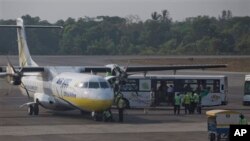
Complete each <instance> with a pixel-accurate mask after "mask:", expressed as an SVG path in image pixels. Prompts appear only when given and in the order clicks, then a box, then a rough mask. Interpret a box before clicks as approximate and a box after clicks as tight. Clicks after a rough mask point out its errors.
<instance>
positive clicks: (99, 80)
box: [0, 18, 226, 119]
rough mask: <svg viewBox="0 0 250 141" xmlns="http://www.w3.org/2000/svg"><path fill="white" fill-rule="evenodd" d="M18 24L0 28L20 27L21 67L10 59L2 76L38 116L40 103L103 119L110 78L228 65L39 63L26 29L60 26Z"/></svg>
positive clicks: (110, 94) (109, 101)
mask: <svg viewBox="0 0 250 141" xmlns="http://www.w3.org/2000/svg"><path fill="white" fill-rule="evenodd" d="M16 23H17V24H16V25H1V26H0V27H10V28H17V38H18V52H19V67H14V66H13V65H12V64H11V63H10V62H9V63H8V65H7V67H2V72H1V73H0V76H1V77H2V78H7V80H8V82H9V83H10V84H12V85H18V86H19V87H20V89H21V92H22V94H24V95H27V96H28V97H29V98H30V97H32V98H33V99H34V100H32V102H28V103H25V104H23V105H22V106H24V105H26V106H27V107H28V114H30V115H32V114H34V115H38V114H39V106H42V107H44V108H46V109H50V110H62V111H63V110H74V109H79V110H81V111H89V112H92V116H93V117H94V119H100V118H102V112H103V111H104V110H106V109H108V108H110V107H111V105H112V102H113V99H114V92H113V89H112V88H111V87H110V84H109V83H108V81H107V79H110V78H114V77H116V78H119V79H120V80H123V79H126V77H127V76H128V74H127V72H146V71H160V70H180V69H204V68H220V67H226V65H170V66H146V67H144V66H142V67H139V66H137V67H136V66H134V67H120V66H118V65H115V64H110V65H106V66H100V67H98V66H91V67H88V66H83V67H80V66H78V67H74V66H73V67H70V66H54V67H53V66H48V67H41V66H38V65H37V64H36V63H35V62H34V61H33V59H32V58H31V56H30V52H29V49H28V46H27V42H26V36H25V28H48V27H52V28H58V26H34V25H24V24H23V20H22V19H21V18H17V20H16ZM86 72H111V73H112V74H113V75H115V76H111V77H107V78H104V77H102V76H98V75H92V74H90V73H86Z"/></svg>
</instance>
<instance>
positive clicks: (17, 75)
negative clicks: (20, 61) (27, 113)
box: [6, 56, 30, 99]
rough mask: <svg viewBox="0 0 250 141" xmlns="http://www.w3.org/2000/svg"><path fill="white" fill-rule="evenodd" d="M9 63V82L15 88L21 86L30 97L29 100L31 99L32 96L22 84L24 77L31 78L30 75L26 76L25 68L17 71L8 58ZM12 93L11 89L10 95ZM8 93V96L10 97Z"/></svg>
mask: <svg viewBox="0 0 250 141" xmlns="http://www.w3.org/2000/svg"><path fill="white" fill-rule="evenodd" d="M7 59H8V63H7V67H6V72H7V81H8V82H9V83H10V84H12V85H15V86H21V87H22V88H23V89H24V90H25V91H26V94H27V96H28V99H30V94H29V91H28V89H27V88H26V86H25V85H24V84H23V82H22V77H24V76H30V75H24V73H23V68H21V69H20V70H19V71H17V70H16V69H15V67H14V66H13V65H12V63H11V62H10V59H9V57H8V56H7ZM10 92H11V87H9V90H8V93H10ZM8 93H7V94H6V95H8Z"/></svg>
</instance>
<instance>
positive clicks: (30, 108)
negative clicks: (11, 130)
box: [28, 105, 34, 115]
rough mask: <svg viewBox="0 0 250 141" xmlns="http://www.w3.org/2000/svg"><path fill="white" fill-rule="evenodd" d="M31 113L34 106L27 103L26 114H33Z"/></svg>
mask: <svg viewBox="0 0 250 141" xmlns="http://www.w3.org/2000/svg"><path fill="white" fill-rule="evenodd" d="M33 113H34V107H33V105H29V106H28V114H29V115H33Z"/></svg>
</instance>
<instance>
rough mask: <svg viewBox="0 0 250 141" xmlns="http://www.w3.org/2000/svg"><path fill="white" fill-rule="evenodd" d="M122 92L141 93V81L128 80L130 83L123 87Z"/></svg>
mask: <svg viewBox="0 0 250 141" xmlns="http://www.w3.org/2000/svg"><path fill="white" fill-rule="evenodd" d="M121 91H123V92H129V91H133V92H134V91H139V80H138V79H128V82H127V83H125V85H122V86H121Z"/></svg>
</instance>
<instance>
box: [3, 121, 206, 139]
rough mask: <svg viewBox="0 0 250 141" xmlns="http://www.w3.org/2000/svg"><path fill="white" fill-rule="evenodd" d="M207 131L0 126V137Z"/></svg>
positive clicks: (191, 127) (166, 126)
mask: <svg viewBox="0 0 250 141" xmlns="http://www.w3.org/2000/svg"><path fill="white" fill-rule="evenodd" d="M198 131H207V124H206V123H205V122H202V123H157V124H113V123H110V124H109V123H107V124H98V125H96V124H88V125H40V126H1V127H0V136H3V135H10V136H31V135H51V134H53V135H55V134H93V133H94V134H97V133H159V132H198Z"/></svg>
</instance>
